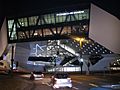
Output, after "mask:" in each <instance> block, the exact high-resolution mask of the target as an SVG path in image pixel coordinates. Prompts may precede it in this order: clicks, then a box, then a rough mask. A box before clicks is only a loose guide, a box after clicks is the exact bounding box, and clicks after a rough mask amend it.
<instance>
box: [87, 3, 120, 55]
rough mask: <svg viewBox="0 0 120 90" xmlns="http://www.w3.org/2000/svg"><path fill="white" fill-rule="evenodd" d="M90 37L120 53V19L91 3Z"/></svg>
mask: <svg viewBox="0 0 120 90" xmlns="http://www.w3.org/2000/svg"><path fill="white" fill-rule="evenodd" d="M89 37H90V38H91V39H93V40H95V41H96V42H98V43H99V44H101V45H103V46H104V47H106V48H108V49H109V50H111V51H113V52H114V53H119V54H120V39H119V37H120V20H118V19H117V18H116V17H115V16H113V15H111V14H109V13H108V12H106V11H104V10H102V9H100V8H99V7H97V6H95V5H93V4H91V11H90V27H89Z"/></svg>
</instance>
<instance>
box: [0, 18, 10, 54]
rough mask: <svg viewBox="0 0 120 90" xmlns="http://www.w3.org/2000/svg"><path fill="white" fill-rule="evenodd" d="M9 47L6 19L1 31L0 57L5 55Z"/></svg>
mask: <svg viewBox="0 0 120 90" xmlns="http://www.w3.org/2000/svg"><path fill="white" fill-rule="evenodd" d="M7 45H8V41H7V26H6V19H4V22H3V24H2V27H1V30H0V56H1V55H2V54H3V52H4V50H5V48H6V47H7Z"/></svg>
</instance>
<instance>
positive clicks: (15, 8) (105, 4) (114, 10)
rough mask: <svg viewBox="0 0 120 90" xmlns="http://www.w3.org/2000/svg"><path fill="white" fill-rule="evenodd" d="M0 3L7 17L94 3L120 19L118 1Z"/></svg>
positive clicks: (9, 0)
mask: <svg viewBox="0 0 120 90" xmlns="http://www.w3.org/2000/svg"><path fill="white" fill-rule="evenodd" d="M0 2H1V3H0V11H2V12H3V13H2V14H3V15H5V16H7V15H15V14H17V13H27V12H32V11H36V10H42V9H49V8H55V7H64V6H68V5H74V4H80V3H83V2H92V3H94V4H95V5H97V6H99V7H101V8H102V9H104V10H106V11H107V12H109V13H111V14H113V15H115V16H116V17H118V18H119V19H120V5H119V2H118V0H2V1H0Z"/></svg>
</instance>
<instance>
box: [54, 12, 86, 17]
mask: <svg viewBox="0 0 120 90" xmlns="http://www.w3.org/2000/svg"><path fill="white" fill-rule="evenodd" d="M79 13H84V11H75V12H66V13H58V14H56V16H66V15H70V14H79Z"/></svg>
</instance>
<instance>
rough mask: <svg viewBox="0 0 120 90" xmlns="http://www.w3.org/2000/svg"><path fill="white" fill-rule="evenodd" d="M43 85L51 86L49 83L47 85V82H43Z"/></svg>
mask: <svg viewBox="0 0 120 90" xmlns="http://www.w3.org/2000/svg"><path fill="white" fill-rule="evenodd" d="M42 84H44V85H47V86H51V85H50V84H49V83H45V82H42Z"/></svg>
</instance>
